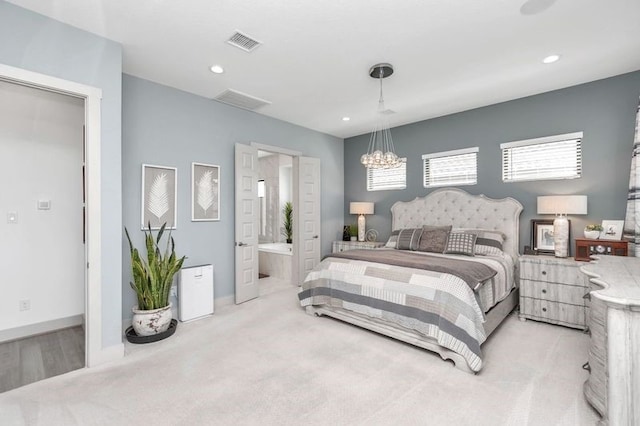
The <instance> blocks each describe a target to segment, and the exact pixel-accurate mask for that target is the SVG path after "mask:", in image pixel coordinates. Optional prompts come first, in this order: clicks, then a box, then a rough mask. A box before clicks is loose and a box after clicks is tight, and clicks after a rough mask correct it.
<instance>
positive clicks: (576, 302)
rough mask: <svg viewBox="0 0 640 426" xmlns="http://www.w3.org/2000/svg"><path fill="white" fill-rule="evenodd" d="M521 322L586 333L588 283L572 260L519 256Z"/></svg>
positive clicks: (576, 263) (579, 264)
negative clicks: (575, 329) (566, 328)
mask: <svg viewBox="0 0 640 426" xmlns="http://www.w3.org/2000/svg"><path fill="white" fill-rule="evenodd" d="M519 261H520V319H521V320H522V321H525V320H526V319H532V320H536V321H544V322H548V323H550V324H558V325H564V326H566V327H572V328H580V329H582V330H586V328H587V325H586V320H585V315H586V302H585V294H587V293H589V288H588V283H587V280H586V277H585V276H584V274H583V273H582V272H581V271H580V269H579V268H580V266H583V265H584V263H580V262H576V261H575V260H574V259H573V258H557V257H551V256H540V255H539V256H532V255H525V256H520V260H519Z"/></svg>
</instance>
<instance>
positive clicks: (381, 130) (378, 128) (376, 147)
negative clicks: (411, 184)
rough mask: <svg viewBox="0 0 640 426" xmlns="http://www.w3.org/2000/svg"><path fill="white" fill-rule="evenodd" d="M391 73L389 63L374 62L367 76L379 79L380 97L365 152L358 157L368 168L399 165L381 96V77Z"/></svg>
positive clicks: (384, 167) (400, 162)
mask: <svg viewBox="0 0 640 426" xmlns="http://www.w3.org/2000/svg"><path fill="white" fill-rule="evenodd" d="M391 74H393V66H392V65H391V64H386V63H382V64H376V65H374V66H372V67H371V69H369V76H371V77H372V78H377V79H379V80H380V99H379V100H378V111H377V114H376V120H375V125H374V127H373V130H372V131H371V136H370V138H369V148H368V149H367V153H366V154H363V155H362V157H360V162H361V163H362V164H363V165H364V166H365V167H367V168H369V169H391V168H394V167H398V166H400V164H402V160H400V159H399V158H398V156H397V155H396V153H395V149H394V147H393V139H392V138H391V131H390V130H389V122H388V120H387V115H386V110H385V107H384V97H383V96H382V79H384V78H387V77H389V76H390V75H391Z"/></svg>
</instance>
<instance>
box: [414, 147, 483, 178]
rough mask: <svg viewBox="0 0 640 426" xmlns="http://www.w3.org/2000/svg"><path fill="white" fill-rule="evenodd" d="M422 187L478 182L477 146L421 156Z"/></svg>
mask: <svg viewBox="0 0 640 426" xmlns="http://www.w3.org/2000/svg"><path fill="white" fill-rule="evenodd" d="M422 161H423V171H424V182H423V184H424V187H425V188H430V187H434V186H449V185H475V184H476V183H478V147H474V148H466V149H457V150H455V151H446V152H436V153H433V154H425V155H423V156H422Z"/></svg>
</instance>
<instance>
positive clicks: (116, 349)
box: [87, 343, 124, 368]
mask: <svg viewBox="0 0 640 426" xmlns="http://www.w3.org/2000/svg"><path fill="white" fill-rule="evenodd" d="M94 352H96V353H93V354H92V355H91V360H90V363H91V364H90V365H87V367H89V368H91V367H97V366H99V365H102V364H106V363H108V362H112V361H117V360H119V359H121V358H122V357H124V343H118V344H115V345H112V346H109V347H107V348H102V349H101V350H100V351H94Z"/></svg>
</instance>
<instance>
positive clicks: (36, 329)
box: [0, 314, 84, 342]
mask: <svg viewBox="0 0 640 426" xmlns="http://www.w3.org/2000/svg"><path fill="white" fill-rule="evenodd" d="M78 325H81V326H84V315H83V314H80V315H73V316H71V317H66V318H58V319H54V320H51V321H43V322H39V323H36V324H29V325H23V326H20V327H15V328H10V329H8V330H0V342H9V341H11V340H17V339H23V338H25V337H29V336H35V335H38V334H44V333H49V332H51V331H55V330H60V329H63V328H69V327H75V326H78Z"/></svg>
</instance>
